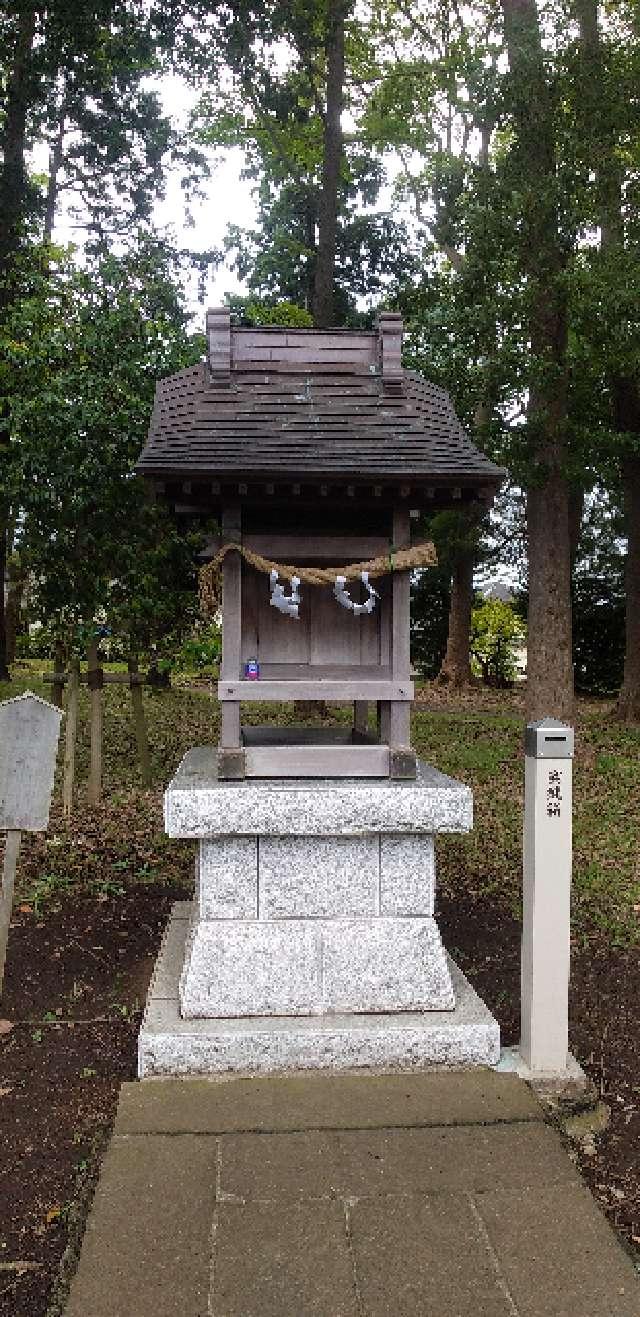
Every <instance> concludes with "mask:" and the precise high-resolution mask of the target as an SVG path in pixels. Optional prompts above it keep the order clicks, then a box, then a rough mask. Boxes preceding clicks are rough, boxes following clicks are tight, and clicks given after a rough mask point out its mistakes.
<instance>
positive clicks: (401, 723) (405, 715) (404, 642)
mask: <svg viewBox="0 0 640 1317" xmlns="http://www.w3.org/2000/svg"><path fill="white" fill-rule="evenodd" d="M410 542H411V520H410V517H409V509H408V507H403V506H398V507H395V508H394V510H393V547H394V549H406V548H408V547H409V544H410ZM391 588H392V604H393V614H392V619H391V671H392V674H393V679H394V681H397V682H409V681H410V680H411V654H410V629H409V624H410V608H409V605H410V590H411V575H410V572H408V571H406V572H394V573H393V577H392V587H391ZM387 708H388V715H387V717H388V723H387V727H388V732H387V737H386V738H384V739H386V740H387V741H388V744H389V750H390V762H389V773H390V776H391V777H397V778H411V777H415V775H416V757H415V754H414V752H413V751H412V750H411V704H410V703H409V701H408V700H391V701H390V702H389V704H388V706H387Z"/></svg>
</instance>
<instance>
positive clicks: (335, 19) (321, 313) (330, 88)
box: [313, 0, 348, 329]
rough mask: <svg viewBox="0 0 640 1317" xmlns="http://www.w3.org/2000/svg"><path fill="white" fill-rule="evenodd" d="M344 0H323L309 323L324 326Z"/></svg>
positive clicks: (334, 209)
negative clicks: (321, 114) (320, 130)
mask: <svg viewBox="0 0 640 1317" xmlns="http://www.w3.org/2000/svg"><path fill="white" fill-rule="evenodd" d="M347 10H348V0H327V7H326V40H325V51H326V61H327V101H326V112H325V122H324V140H323V157H322V191H321V193H320V202H319V206H318V255H317V260H316V273H315V287H314V294H313V323H314V325H315V326H316V328H317V329H327V328H329V327H330V326H331V325H332V323H333V285H334V279H335V263H336V239H337V234H338V190H339V186H340V167H341V164H342V127H341V124H340V116H341V114H342V104H343V98H344V26H345V18H346V15H347Z"/></svg>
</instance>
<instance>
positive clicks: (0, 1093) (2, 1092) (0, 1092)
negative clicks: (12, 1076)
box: [0, 1084, 13, 1097]
mask: <svg viewBox="0 0 640 1317" xmlns="http://www.w3.org/2000/svg"><path fill="white" fill-rule="evenodd" d="M9 1093H13V1086H12V1085H11V1084H10V1085H9V1087H8V1088H7V1087H3V1088H0V1097H8V1096H9Z"/></svg>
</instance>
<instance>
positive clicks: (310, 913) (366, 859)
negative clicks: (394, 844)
mask: <svg viewBox="0 0 640 1317" xmlns="http://www.w3.org/2000/svg"><path fill="white" fill-rule="evenodd" d="M259 880H260V918H261V919H291V918H293V917H295V916H296V915H298V916H304V917H305V918H306V919H317V918H319V917H320V916H322V915H325V916H329V917H336V916H340V915H373V914H377V913H378V906H379V901H380V844H379V839H378V837H376V836H370V837H261V838H260V850H259Z"/></svg>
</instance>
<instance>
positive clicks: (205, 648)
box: [175, 622, 222, 672]
mask: <svg viewBox="0 0 640 1317" xmlns="http://www.w3.org/2000/svg"><path fill="white" fill-rule="evenodd" d="M221 655H222V633H221V631H220V627H218V626H216V625H215V623H213V622H210V623H209V624H208V625H207V626H204V625H200V626H198V627H196V628H194V630H193V631H192V632H191V634H190V635H188V636H185V638H184V640H183V641H182V644H181V646H180V649H179V650H178V653H177V654H176V657H175V666H176V667H177V668H179V669H182V670H185V671H187V672H193V671H194V670H200V671H202V670H204V668H215V667H216V666H217V664H218V663H219V662H220V658H221Z"/></svg>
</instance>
